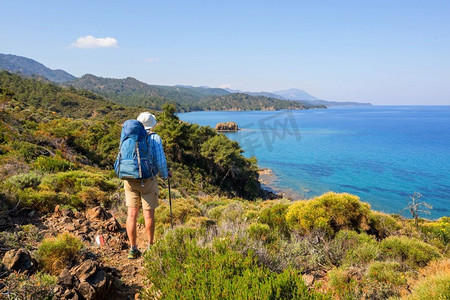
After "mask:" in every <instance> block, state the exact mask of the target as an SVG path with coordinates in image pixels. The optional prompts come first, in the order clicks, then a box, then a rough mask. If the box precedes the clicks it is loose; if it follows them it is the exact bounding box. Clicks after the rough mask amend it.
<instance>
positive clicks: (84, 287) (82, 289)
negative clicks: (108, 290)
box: [77, 281, 96, 299]
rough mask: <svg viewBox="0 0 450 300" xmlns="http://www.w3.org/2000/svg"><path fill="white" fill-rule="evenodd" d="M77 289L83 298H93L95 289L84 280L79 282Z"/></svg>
mask: <svg viewBox="0 0 450 300" xmlns="http://www.w3.org/2000/svg"><path fill="white" fill-rule="evenodd" d="M77 291H78V292H79V293H80V294H81V296H83V297H84V298H85V299H95V298H94V297H95V294H96V292H95V289H94V287H92V286H91V285H90V284H89V283H88V282H86V281H83V282H82V283H80V285H78V288H77Z"/></svg>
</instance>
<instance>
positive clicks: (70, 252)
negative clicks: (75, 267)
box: [37, 233, 83, 275]
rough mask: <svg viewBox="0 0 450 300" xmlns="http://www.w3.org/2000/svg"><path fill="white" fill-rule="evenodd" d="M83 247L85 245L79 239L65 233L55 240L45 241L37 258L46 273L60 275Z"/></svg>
mask: <svg viewBox="0 0 450 300" xmlns="http://www.w3.org/2000/svg"><path fill="white" fill-rule="evenodd" d="M82 247H83V243H82V242H81V241H80V240H79V239H77V238H76V237H74V236H73V235H70V234H68V233H63V234H59V235H58V236H57V237H55V238H47V239H44V240H43V241H42V243H41V245H40V246H39V248H38V251H37V256H38V260H39V262H40V264H41V265H42V266H43V270H44V271H46V272H49V273H51V274H54V275H58V274H59V273H60V272H61V271H62V270H63V269H64V268H65V267H67V266H68V265H69V264H70V262H71V260H72V259H73V258H74V256H75V255H76V254H77V253H78V252H79V251H80V250H81V248H82Z"/></svg>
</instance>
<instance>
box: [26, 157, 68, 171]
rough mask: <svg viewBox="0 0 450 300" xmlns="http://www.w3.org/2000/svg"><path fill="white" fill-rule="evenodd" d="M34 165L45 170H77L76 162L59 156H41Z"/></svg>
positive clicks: (40, 169)
mask: <svg viewBox="0 0 450 300" xmlns="http://www.w3.org/2000/svg"><path fill="white" fill-rule="evenodd" d="M34 167H35V168H36V169H38V170H39V171H43V172H51V173H56V172H65V171H71V170H75V168H76V167H75V164H73V163H72V162H70V161H67V160H64V159H62V158H58V157H49V156H39V157H38V158H37V159H36V160H35V162H34Z"/></svg>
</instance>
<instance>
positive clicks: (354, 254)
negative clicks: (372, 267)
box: [345, 242, 380, 265]
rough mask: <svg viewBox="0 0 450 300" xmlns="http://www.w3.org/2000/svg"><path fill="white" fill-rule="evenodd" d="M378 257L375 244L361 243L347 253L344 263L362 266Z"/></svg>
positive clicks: (378, 253)
mask: <svg viewBox="0 0 450 300" xmlns="http://www.w3.org/2000/svg"><path fill="white" fill-rule="evenodd" d="M379 255H380V249H379V248H378V245H377V244H376V242H373V243H363V244H361V245H358V246H357V247H355V248H354V249H351V250H350V251H348V253H347V256H346V258H345V262H346V263H347V264H351V265H355V264H356V265H364V264H367V263H369V262H371V261H373V260H375V259H376V258H377V257H378V256H379Z"/></svg>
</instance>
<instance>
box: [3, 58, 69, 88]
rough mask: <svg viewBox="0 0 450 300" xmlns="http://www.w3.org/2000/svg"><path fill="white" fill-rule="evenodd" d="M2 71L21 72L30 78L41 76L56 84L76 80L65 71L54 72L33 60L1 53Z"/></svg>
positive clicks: (57, 70)
mask: <svg viewBox="0 0 450 300" xmlns="http://www.w3.org/2000/svg"><path fill="white" fill-rule="evenodd" d="M0 70H7V71H10V72H15V73H17V72H19V73H22V74H25V75H29V76H32V75H40V76H43V77H45V78H46V79H48V80H50V81H53V82H56V83H64V82H68V81H71V80H74V79H75V78H76V77H75V76H73V75H72V74H69V73H67V72H66V71H64V70H61V69H56V70H52V69H50V68H48V67H46V66H44V65H43V64H42V63H40V62H37V61H35V60H33V59H31V58H27V57H24V56H18V55H13V54H2V53H0Z"/></svg>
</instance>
